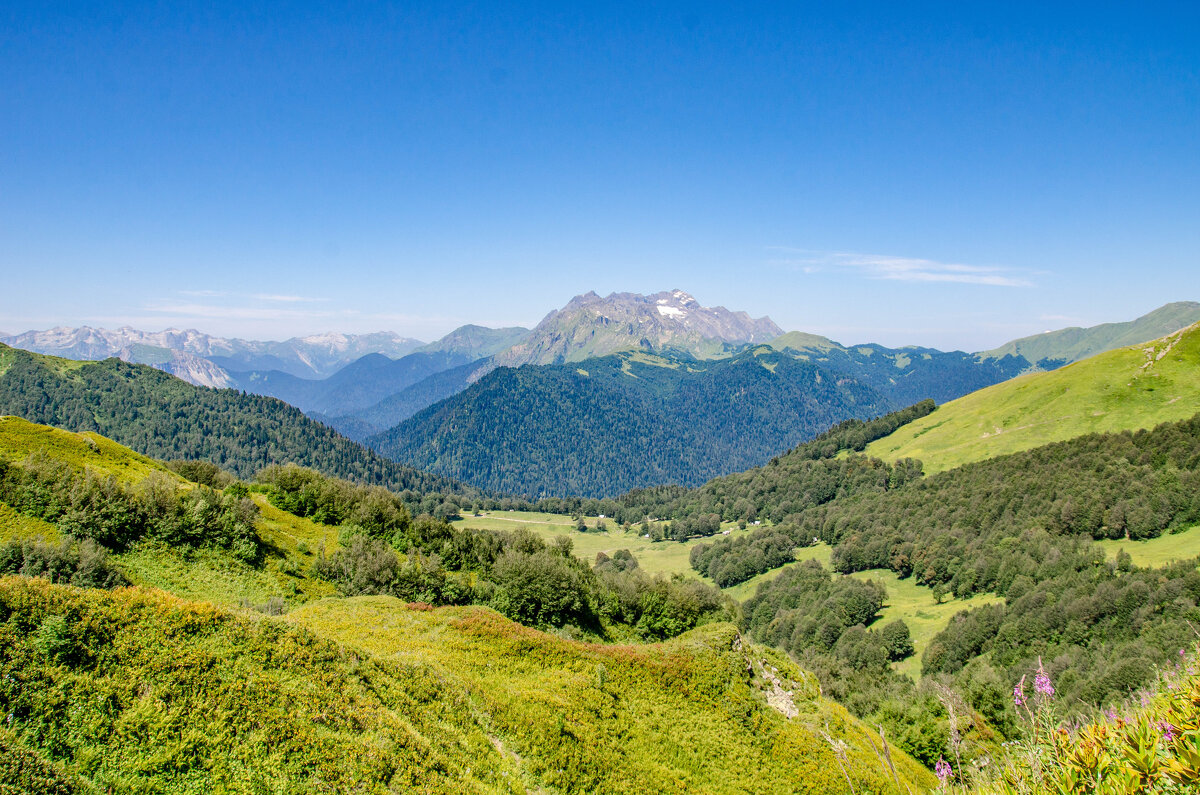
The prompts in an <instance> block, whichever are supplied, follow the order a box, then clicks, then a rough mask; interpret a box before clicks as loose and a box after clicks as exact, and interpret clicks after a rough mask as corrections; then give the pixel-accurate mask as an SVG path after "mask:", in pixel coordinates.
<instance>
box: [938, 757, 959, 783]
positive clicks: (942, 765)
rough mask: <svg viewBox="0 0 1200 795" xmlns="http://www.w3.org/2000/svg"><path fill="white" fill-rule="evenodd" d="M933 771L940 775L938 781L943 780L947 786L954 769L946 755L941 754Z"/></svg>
mask: <svg viewBox="0 0 1200 795" xmlns="http://www.w3.org/2000/svg"><path fill="white" fill-rule="evenodd" d="M933 772H934V775H936V776H937V777H938V781H940V782H942V786H945V785H946V781H947V779H949V778H950V774H951V773H952V772H954V771H953V770H952V769H951V767H950V763H949V762H947V761H946V760H945V758H944V757H940V756H939V757H938V760H937V764H936V765H934V766H933Z"/></svg>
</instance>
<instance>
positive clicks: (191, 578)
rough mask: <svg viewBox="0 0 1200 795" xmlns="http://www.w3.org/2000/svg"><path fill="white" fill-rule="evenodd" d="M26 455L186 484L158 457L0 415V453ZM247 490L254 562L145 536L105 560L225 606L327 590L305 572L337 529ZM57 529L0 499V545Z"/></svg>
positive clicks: (124, 476) (50, 538)
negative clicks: (258, 551)
mask: <svg viewBox="0 0 1200 795" xmlns="http://www.w3.org/2000/svg"><path fill="white" fill-rule="evenodd" d="M30 456H34V458H37V457H44V458H46V459H49V460H52V461H55V462H61V463H63V464H66V465H67V466H69V467H70V468H71V469H72V470H74V471H76V472H82V471H89V472H91V473H94V474H96V475H99V476H100V477H109V476H111V477H113V478H115V479H116V480H117V481H118V482H119V483H121V484H123V485H124V487H125V488H127V489H132V490H135V491H136V490H137V489H138V488H140V485H141V484H142V483H143V481H145V480H146V479H147V478H149V477H151V476H154V478H156V479H158V480H159V481H165V482H167V483H171V484H175V485H176V487H177V488H180V489H185V490H186V489H190V488H193V487H194V484H190V483H189V482H187V481H185V480H184V479H183V478H181V477H180V476H179V475H177V474H176V473H175V472H173V471H172V470H170V469H169V468H167V467H166V466H164V465H163V464H162V463H160V462H158V461H155V460H153V459H151V458H147V457H146V456H143V455H141V454H139V453H136V452H134V451H133V450H130V449H129V448H128V447H125V446H123V445H120V444H117V443H116V442H114V441H112V440H111V439H107V438H105V437H103V436H101V435H100V434H97V433H72V432H70V431H64V430H62V429H60V428H51V427H49V426H46V425H38V424H35V423H31V422H27V421H26V420H23V419H20V418H19V417H0V459H2V460H4V461H7V462H10V463H13V464H17V465H20V464H21V463H22V462H23V461H24V460H25V459H27V458H29V457H30ZM251 496H252V499H253V500H254V503H255V506H256V507H257V510H258V516H257V518H256V520H255V526H254V530H255V533H256V534H257V536H258V538H259V541H260V543H261V545H262V547H263V549H264V550H265V554H264V555H263V559H262V560H261V561H260V562H258V563H257V564H256V565H251V564H249V563H246V562H243V561H241V560H238V559H237V558H236V557H234V556H233V555H231V554H229V551H228V550H223V549H195V548H181V547H179V546H175V545H169V544H162V543H153V542H146V543H139V544H136V545H134V546H132V547H130V548H129V549H124V550H118V551H115V552H114V554H113V555H112V556H111V557H112V560H113V562H114V563H115V564H116V565H117V567H118V568H119V569H120V570H121V572H122V573H123V574H124V575H125V576H126V577H127V578H128V579H129V581H130V582H132V583H133V584H135V585H145V586H151V587H155V588H161V589H163V590H166V591H169V592H170V593H173V594H176V595H179V596H182V597H185V598H190V599H203V600H206V601H211V602H213V603H215V604H221V605H226V606H237V605H240V604H249V605H265V604H268V603H271V602H272V601H275V602H278V603H279V604H280V606H281V607H282V606H285V605H289V604H298V603H300V602H304V601H307V600H309V599H313V598H318V597H321V596H327V595H329V594H331V593H333V592H334V591H335V589H334V587H333V585H332V584H330V583H328V582H324V581H321V580H317V579H315V578H312V577H311V576H310V572H311V569H312V565H313V563H314V562H315V561H316V559H317V556H318V554H319V553H321V552H322V551H323V552H325V553H326V554H332V553H333V552H335V551H336V550H337V549H338V548H339V543H338V531H337V528H333V527H329V526H327V525H320V524H317V523H316V522H312V521H309V520H307V519H303V518H301V517H298V516H294V515H292V514H290V513H288V512H286V511H281V510H279V509H278V508H275V507H274V506H272V505H270V503H268V502H267V499H266V497H265V496H264V495H262V494H254V495H251ZM61 536H62V534H61V533H60V532H59V529H58V528H57V527H56V526H55V525H54V524H52V523H50V522H47V521H44V520H43V519H39V518H36V517H34V516H30V515H28V514H27V513H22V512H20V511H17V510H14V509H13V508H12V507H11V506H9V505H6V504H4V503H0V544H3V543H5V542H8V541H10V540H14V539H15V540H28V541H34V540H37V539H41V540H42V541H44V542H47V543H58V542H59V541H60V539H61Z"/></svg>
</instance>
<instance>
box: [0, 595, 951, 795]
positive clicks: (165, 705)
mask: <svg viewBox="0 0 1200 795" xmlns="http://www.w3.org/2000/svg"><path fill="white" fill-rule="evenodd" d="M331 641H332V642H331ZM0 652H2V653H0V672H2V674H3V675H2V676H0V709H2V710H3V711H4V712H5V713H6V714H7V713H11V714H12V715H13V720H12V722H11V724H10V725H9V727H8V728H9V734H7V735H6V737H5V738H4V740H5V742H6V743H7V744H9V747H10V748H15V749H17V750H19V751H20V752H21V753H22V754H25V755H29V756H32V757H33V758H34V759H36V760H40V761H41V762H42V763H43V765H42V767H43V768H44V769H47V770H55V769H61V770H63V771H64V772H65V775H66V777H67V778H68V779H69V780H73V781H75V782H76V783H77V784H79V785H83V787H86V788H87V789H92V790H97V791H103V790H105V789H108V788H111V789H112V790H113V791H119V792H152V791H171V792H212V791H225V792H327V791H349V790H353V791H359V792H384V791H388V790H391V791H413V792H429V793H439V792H455V793H458V792H560V793H575V792H595V791H605V792H614V793H643V792H648V791H662V792H679V793H683V792H696V791H703V792H710V793H723V792H731V793H732V792H737V793H769V792H779V791H790V792H833V793H836V792H850V791H852V785H851V783H850V782H853V791H857V792H864V791H870V792H880V793H882V792H903V791H906V790H905V789H902V788H903V787H905V786H911V787H912V788H913V789H914V790H916V791H920V790H922V789H925V788H927V787H928V786H929V785H930V784H931V777H930V775H929V773H928V772H927V771H924V770H923V769H921V768H919V767H918V766H916V765H915V763H913V762H912V761H911V760H909V759H907V758H906V757H904V756H903V755H902V754H900V753H899V752H898V751H896V750H895V749H892V750H891V754H892V760H893V762H894V765H895V768H896V774H895V776H893V774H892V772H891V770H890V769H889V767H888V765H887V762H886V760H885V759H884V758H881V754H882V753H883V747H882V745H881V740H880V738H879V737H878V736H877V735H874V734H873V733H871V732H869V730H867V729H866V728H865V727H863V726H862V725H861V724H859V723H858V722H856V721H855V720H854V719H852V718H850V717H849V716H848V715H847V714H846V713H845V711H844V710H842V709H841V708H840V707H837V706H836V705H833V704H830V703H829V702H826V701H824V700H823V699H821V698H820V697H819V696H818V695H817V693H816V689H815V685H814V682H813V680H812V678H811V676H809V675H807V674H804V673H803V672H801V671H799V670H797V669H795V668H794V667H793V666H791V664H790V663H788V662H787V661H786V660H785V659H783V658H782V657H780V656H779V655H778V654H776V653H773V652H771V651H769V650H766V649H761V648H758V647H752V646H749V645H747V644H744V643H743V642H742V640H741V638H740V636H739V635H738V634H737V632H736V631H735V630H734V629H733V628H732V627H730V626H728V625H714V626H712V627H708V628H705V629H704V630H698V631H696V632H693V633H691V634H689V635H687V636H684V637H682V638H679V639H677V640H676V641H673V642H671V643H667V644H662V645H654V646H640V647H627V646H622V647H602V646H590V645H586V644H579V643H575V642H571V641H565V640H561V639H559V638H556V637H553V636H550V635H545V634H543V633H540V632H536V631H534V630H530V629H527V628H524V627H520V626H518V625H516V624H513V623H512V622H509V621H507V620H506V619H503V618H501V617H500V616H499V615H497V614H496V613H494V612H492V611H489V610H486V609H481V608H445V609H439V610H432V611H431V610H428V609H417V608H413V607H406V606H405V605H403V604H402V603H400V602H398V601H397V600H395V599H391V598H388V597H363V598H357V599H352V600H327V601H322V602H319V603H316V604H314V605H312V606H310V607H308V608H304V609H302V610H299V611H296V612H294V613H293V614H291V615H290V616H288V618H287V620H286V621H283V620H275V619H267V618H257V619H254V618H246V617H239V616H235V615H232V614H229V613H225V612H222V611H221V610H219V609H215V608H213V607H212V606H210V605H206V604H198V603H187V602H182V601H180V600H178V599H175V598H172V597H169V596H166V595H165V594H162V593H161V592H147V591H141V590H137V589H130V590H123V591H117V592H104V591H85V590H80V589H74V588H68V587H63V586H52V585H49V584H48V583H45V582H43V581H40V580H29V579H23V578H5V579H0ZM776 681H778V682H779V685H778V686H777V685H776V684H775V682H776ZM768 698H770V699H771V700H774V701H775V702H776V703H779V704H780V705H784V704H785V703H786V704H790V705H791V706H790V707H788V708H787V709H788V711H790V712H793V713H794V714H793V717H791V718H787V717H785V716H784V715H783V714H781V712H779V711H777V710H776V709H773V708H772V707H771V706H769V705H768V703H767V702H768ZM826 733H827V734H828V738H829V739H826V736H825V734H826ZM831 741H832V742H831ZM59 766H61V768H60V767H59Z"/></svg>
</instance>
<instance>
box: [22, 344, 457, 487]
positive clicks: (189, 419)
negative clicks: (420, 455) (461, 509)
mask: <svg viewBox="0 0 1200 795" xmlns="http://www.w3.org/2000/svg"><path fill="white" fill-rule="evenodd" d="M7 350H11V356H12V362H11V365H10V366H9V368H8V370H7V371H6V372H4V373H3V374H2V375H0V414H14V415H17V416H20V417H24V418H26V419H28V420H30V421H32V422H36V423H42V424H45V425H54V426H56V427H60V428H65V429H68V430H71V431H95V432H98V433H101V434H103V435H105V436H107V437H109V438H110V439H113V440H115V441H117V442H120V443H121V444H123V445H126V446H128V447H131V448H133V449H134V450H137V451H138V452H140V453H143V454H145V455H149V456H153V457H154V458H160V459H186V460H202V461H208V462H211V463H213V464H215V465H217V466H219V467H222V468H224V469H227V470H229V471H230V472H232V473H233V474H235V475H236V476H238V477H241V478H250V477H252V476H253V475H254V474H255V473H256V472H258V471H259V470H260V469H262V468H264V467H267V466H270V465H272V464H282V463H287V462H293V463H296V464H299V465H301V466H311V467H313V468H315V469H318V470H320V471H322V472H325V473H327V474H329V475H331V476H334V477H340V478H345V479H347V480H352V481H354V482H357V483H365V484H371V485H377V486H385V487H387V488H389V489H392V490H393V491H396V492H400V493H405V492H407V494H402V496H405V499H406V501H407V502H409V503H410V504H411V505H413V506H414V508H416V507H419V502H420V499H421V497H422V496H423V495H428V494H437V495H438V499H439V501H440V498H441V494H442V493H450V492H456V491H458V490H459V487H458V486H457V485H456V484H454V483H452V482H450V481H448V480H446V479H444V478H439V477H437V476H434V475H429V474H426V473H423V472H418V471H416V470H414V469H412V468H410V467H406V466H402V465H400V464H396V463H393V462H391V461H388V460H387V459H385V458H382V457H380V456H378V455H376V454H375V453H374V452H372V451H370V450H368V449H366V448H364V447H362V446H361V445H359V444H357V443H355V442H352V441H350V440H349V439H346V438H345V437H343V436H340V435H339V434H337V433H336V432H335V431H334V430H332V429H331V428H328V427H326V426H324V425H322V424H320V423H318V422H315V421H313V420H311V419H309V418H308V417H306V416H304V414H302V413H301V412H300V411H299V410H298V409H296V408H293V407H292V406H289V405H287V404H286V403H282V402H280V401H279V400H276V399H274V398H266V397H260V396H257V395H249V394H245V393H242V392H238V391H236V390H232V389H207V388H204V387H197V386H193V385H191V384H188V383H186V382H184V381H181V380H179V379H178V378H174V377H173V376H170V375H168V374H167V373H164V372H161V371H159V370H156V369H154V368H153V367H147V366H145V365H137V364H127V363H125V362H122V361H120V360H118V359H107V360H105V361H102V362H66V361H65V360H62V359H56V358H54V357H50V356H41V355H38V354H33V353H29V352H27V351H21V350H13V349H7ZM67 365H69V366H67ZM468 491H470V490H468ZM471 493H473V491H472V492H471Z"/></svg>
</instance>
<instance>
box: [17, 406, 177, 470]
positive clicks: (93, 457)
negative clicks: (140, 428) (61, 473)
mask: <svg viewBox="0 0 1200 795" xmlns="http://www.w3.org/2000/svg"><path fill="white" fill-rule="evenodd" d="M35 451H40V452H43V453H45V454H46V455H48V456H50V457H52V458H55V459H57V460H59V461H64V462H66V463H67V464H70V465H71V466H73V467H88V468H90V469H93V470H95V471H97V472H101V473H103V474H105V475H112V476H113V477H116V478H117V479H118V480H124V481H130V482H137V481H140V480H142V479H143V478H145V477H146V476H147V475H149V474H150V473H151V472H159V473H162V474H163V475H164V476H166V477H168V478H171V479H175V480H178V479H179V477H178V475H176V474H175V473H174V472H172V471H171V470H169V469H167V468H166V467H165V466H163V465H162V464H161V463H159V462H158V461H155V460H154V459H152V458H148V457H146V456H144V455H141V454H139V453H135V452H134V451H133V450H130V449H129V448H128V447H125V446H124V445H120V444H117V443H116V442H114V441H112V440H111V439H108V438H106V437H104V436H101V435H100V434H98V433H86V432H85V433H72V432H70V431H64V430H62V429H60V428H52V427H50V426H48V425H39V424H37V423H33V422H29V421H28V420H25V419H22V418H21V417H12V416H7V417H0V456H2V457H4V458H5V459H7V460H9V461H19V460H21V459H23V458H25V457H26V456H28V455H29V454H30V453H33V452H35Z"/></svg>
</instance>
